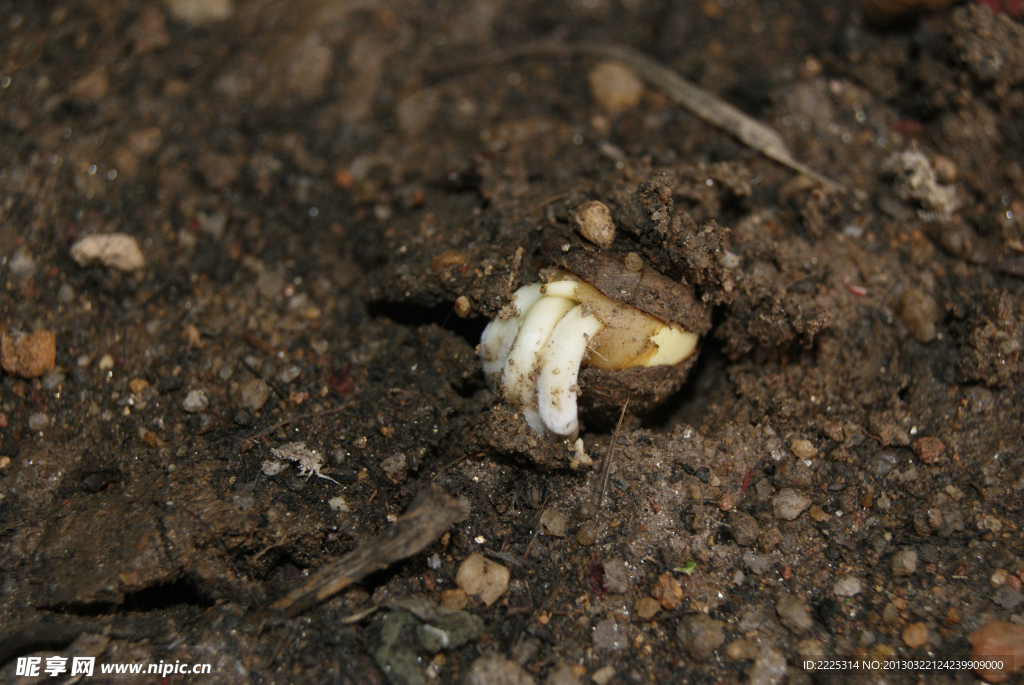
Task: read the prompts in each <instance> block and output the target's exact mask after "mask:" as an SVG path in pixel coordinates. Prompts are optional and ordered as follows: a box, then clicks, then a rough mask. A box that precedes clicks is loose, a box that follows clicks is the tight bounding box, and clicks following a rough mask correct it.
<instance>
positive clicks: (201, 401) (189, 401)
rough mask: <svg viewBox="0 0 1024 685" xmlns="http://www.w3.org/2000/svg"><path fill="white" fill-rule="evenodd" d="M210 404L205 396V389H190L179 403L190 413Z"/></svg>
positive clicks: (201, 409)
mask: <svg viewBox="0 0 1024 685" xmlns="http://www.w3.org/2000/svg"><path fill="white" fill-rule="evenodd" d="M208 406H210V400H209V398H207V397H206V391H205V390H190V391H189V393H188V395H186V396H185V401H184V402H182V403H181V408H182V409H184V410H185V411H187V412H188V413H190V414H194V413H196V412H199V411H203V410H204V409H206V408H207V407H208Z"/></svg>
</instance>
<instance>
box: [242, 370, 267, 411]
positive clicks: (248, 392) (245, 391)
mask: <svg viewBox="0 0 1024 685" xmlns="http://www.w3.org/2000/svg"><path fill="white" fill-rule="evenodd" d="M271 392H272V390H271V388H270V384H269V383H267V382H266V381H265V380H263V379H262V378H253V379H251V380H248V381H245V382H244V383H242V384H241V385H240V386H238V401H239V403H240V404H241V405H242V406H243V407H245V408H247V409H251V410H252V411H259V410H260V409H262V408H263V405H265V404H266V403H267V400H269V399H270V394H271Z"/></svg>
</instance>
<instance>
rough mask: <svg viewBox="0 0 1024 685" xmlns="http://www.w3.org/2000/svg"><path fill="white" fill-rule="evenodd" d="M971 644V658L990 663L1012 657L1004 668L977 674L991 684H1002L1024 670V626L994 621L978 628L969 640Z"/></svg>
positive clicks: (1006, 660) (1004, 663)
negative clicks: (990, 661) (996, 659)
mask: <svg viewBox="0 0 1024 685" xmlns="http://www.w3.org/2000/svg"><path fill="white" fill-rule="evenodd" d="M967 639H968V640H969V641H970V643H971V657H972V658H974V659H977V660H979V661H988V660H991V659H992V658H993V657H997V656H1001V657H1012V658H1010V659H1004V660H1003V668H1001V669H989V670H978V669H975V672H976V673H977V674H978V675H980V676H981V677H982V678H984V679H985V680H986V681H987V682H990V683H1001V682H1003V681H1005V680H1007V679H1009V677H1010V676H1011V675H1012V674H1013V673H1016V672H1017V671H1020V670H1022V669H1024V626H1019V625H1017V624H1016V623H1009V622H1006V621H992V622H991V623H986V624H985V625H983V626H982V627H981V628H978V629H977V630H975V631H974V632H973V633H971V635H970V637H969V638H967Z"/></svg>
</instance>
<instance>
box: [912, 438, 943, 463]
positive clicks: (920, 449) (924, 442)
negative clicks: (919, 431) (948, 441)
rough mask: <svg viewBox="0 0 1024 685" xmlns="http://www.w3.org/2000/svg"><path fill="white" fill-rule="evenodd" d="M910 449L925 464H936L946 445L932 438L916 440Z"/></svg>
mask: <svg viewBox="0 0 1024 685" xmlns="http://www.w3.org/2000/svg"><path fill="white" fill-rule="evenodd" d="M910 447H911V449H913V450H914V454H916V455H917V456H918V458H919V459H920V460H921V461H922V462H924V463H925V464H934V463H935V462H937V461H938V460H939V458H940V457H941V456H942V452H943V451H944V450H945V449H946V445H945V443H943V442H942V440H939V439H938V438H933V437H925V438H918V439H917V440H915V441H914V443H913V444H912V445H911V446H910Z"/></svg>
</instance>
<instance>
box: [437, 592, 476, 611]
mask: <svg viewBox="0 0 1024 685" xmlns="http://www.w3.org/2000/svg"><path fill="white" fill-rule="evenodd" d="M468 604H469V596H468V595H467V594H466V593H465V591H464V590H463V589H462V588H455V589H454V590H442V591H441V607H442V608H444V609H447V610H448V611H462V610H463V609H465V608H466V606H467V605H468Z"/></svg>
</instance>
